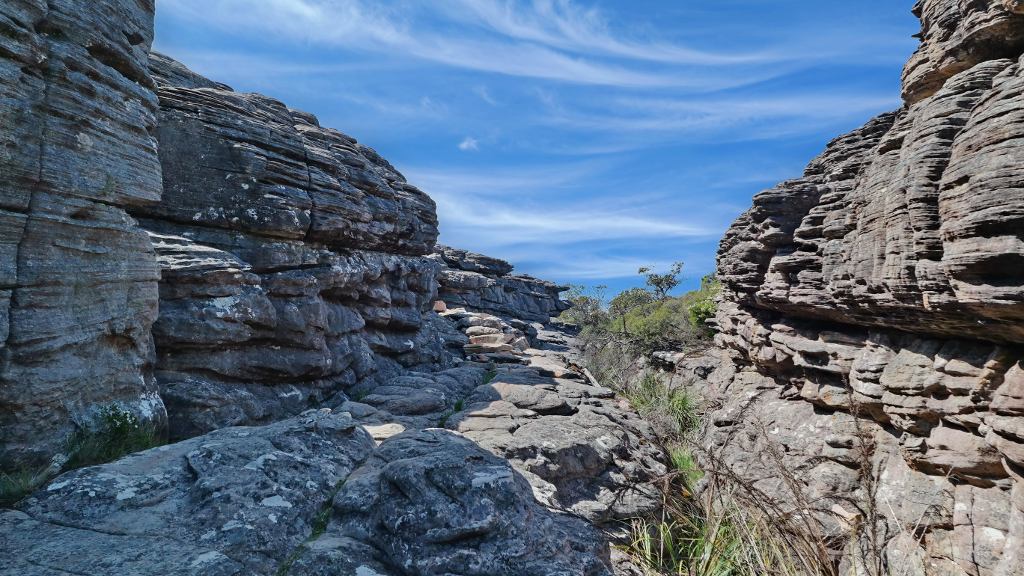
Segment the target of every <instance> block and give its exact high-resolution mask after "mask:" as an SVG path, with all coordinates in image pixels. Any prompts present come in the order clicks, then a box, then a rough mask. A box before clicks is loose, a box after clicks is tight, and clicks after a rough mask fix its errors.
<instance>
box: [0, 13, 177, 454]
mask: <svg viewBox="0 0 1024 576" xmlns="http://www.w3.org/2000/svg"><path fill="white" fill-rule="evenodd" d="M152 19H153V5H152V3H151V2H135V1H130V0H97V1H91V0H90V1H83V0H53V1H50V2H41V1H33V0H14V1H12V2H5V3H4V5H3V7H2V8H0V100H2V101H3V102H4V105H3V107H2V109H0V126H2V127H3V130H2V132H0V173H2V174H3V177H2V178H0V180H2V181H0V336H2V338H0V469H5V470H7V469H16V468H22V467H26V466H38V465H39V464H40V463H41V462H43V461H45V460H47V459H49V458H51V457H52V456H54V455H59V454H61V453H62V452H64V451H65V449H66V445H67V440H68V438H69V437H70V436H71V435H72V434H73V433H75V432H76V430H78V429H81V428H88V427H91V426H93V425H94V423H95V420H96V416H97V415H98V413H99V412H100V411H101V410H102V409H103V408H105V407H108V406H111V405H117V406H118V407H120V409H122V410H126V411H130V412H132V413H134V414H135V415H136V416H137V417H138V418H139V419H140V420H142V421H144V422H146V423H147V424H149V425H153V426H155V427H157V428H160V427H162V426H163V425H164V420H165V418H166V416H165V412H164V406H163V404H162V402H161V401H160V398H159V397H158V396H157V394H156V384H155V382H154V381H153V379H152V377H151V375H150V366H149V361H150V357H151V355H152V349H151V341H150V337H149V327H150V325H151V324H152V322H153V320H154V319H155V317H156V310H157V296H156V282H157V280H158V278H159V271H158V268H157V266H156V262H155V258H154V256H153V250H152V248H151V247H150V245H149V239H148V238H147V237H146V235H145V233H143V232H142V231H141V230H140V229H139V228H138V227H137V226H136V223H135V221H134V220H133V219H132V218H130V217H129V216H128V215H127V214H126V213H125V208H126V207H136V206H139V205H142V204H145V203H149V202H153V201H156V200H159V198H160V192H161V180H160V166H159V163H158V162H157V151H156V141H155V139H154V137H153V135H154V132H155V127H156V116H155V113H156V97H155V96H154V95H153V92H152V86H153V82H152V80H151V79H150V77H149V74H148V72H147V68H146V61H147V58H148V51H149V45H150V42H151V41H152Z"/></svg>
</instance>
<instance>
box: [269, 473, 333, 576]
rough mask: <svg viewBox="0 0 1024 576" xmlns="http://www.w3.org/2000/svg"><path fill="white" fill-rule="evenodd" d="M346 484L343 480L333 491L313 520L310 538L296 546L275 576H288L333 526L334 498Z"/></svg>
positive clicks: (278, 568)
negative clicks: (300, 559)
mask: <svg viewBox="0 0 1024 576" xmlns="http://www.w3.org/2000/svg"><path fill="white" fill-rule="evenodd" d="M345 482H346V480H341V481H340V482H338V483H337V484H336V485H335V486H334V488H332V489H331V491H330V493H329V494H328V496H327V500H326V501H325V502H324V503H323V504H322V505H321V506H320V510H318V511H317V513H316V516H315V517H314V518H313V523H312V525H311V527H310V532H309V536H308V537H307V538H306V539H305V540H303V541H302V543H301V544H299V545H298V546H296V547H295V550H292V553H291V554H289V555H288V557H287V558H285V560H284V562H281V565H280V566H278V567H277V572H275V573H274V574H275V576H287V575H288V573H289V572H290V571H291V569H292V566H293V565H294V564H295V562H296V561H297V560H298V559H299V558H300V557H301V556H302V554H303V553H305V551H306V550H308V549H309V545H310V544H312V543H313V542H316V541H317V540H319V539H320V537H321V536H323V535H324V532H327V527H328V526H329V525H330V524H331V515H332V514H333V513H334V498H335V497H336V496H337V495H338V492H341V489H342V488H344V487H345Z"/></svg>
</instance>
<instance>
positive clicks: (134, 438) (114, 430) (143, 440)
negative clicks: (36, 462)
mask: <svg viewBox="0 0 1024 576" xmlns="http://www.w3.org/2000/svg"><path fill="white" fill-rule="evenodd" d="M161 443H162V439H161V438H160V436H159V435H158V434H157V433H156V430H155V429H154V428H153V427H152V426H149V425H146V424H143V423H141V422H139V419H138V418H137V417H136V416H135V415H134V414H132V413H131V412H127V411H125V410H122V409H120V408H118V407H116V406H107V407H105V408H103V409H102V410H101V411H100V417H99V421H98V423H97V425H96V427H95V428H93V429H83V430H79V431H78V432H77V433H75V434H74V435H73V436H72V437H71V439H70V440H69V441H68V444H67V447H66V453H67V454H68V459H67V461H66V462H65V463H64V465H63V466H62V467H61V468H60V469H59V470H54V469H52V468H50V467H39V468H26V469H24V470H17V471H12V472H0V507H11V506H14V505H15V504H17V503H18V502H20V501H21V500H22V499H24V498H25V497H26V496H28V495H29V494H31V493H32V492H34V491H35V490H36V489H38V488H39V487H40V486H42V485H43V484H46V482H48V481H49V480H50V479H51V478H53V477H54V476H56V475H57V474H61V473H64V472H68V471H70V470H75V469H78V468H85V467H86V466H95V465H97V464H106V463H107V462H113V461H114V460H117V459H118V458H120V457H122V456H125V455H127V454H131V453H134V452H141V451H142V450H148V449H149V448H153V447H155V446H159V445H160V444H161Z"/></svg>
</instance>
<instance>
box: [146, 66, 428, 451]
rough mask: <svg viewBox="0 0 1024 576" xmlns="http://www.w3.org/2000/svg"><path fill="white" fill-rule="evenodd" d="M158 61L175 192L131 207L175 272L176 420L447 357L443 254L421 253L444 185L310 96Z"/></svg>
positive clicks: (283, 412)
mask: <svg viewBox="0 0 1024 576" xmlns="http://www.w3.org/2000/svg"><path fill="white" fill-rule="evenodd" d="M150 66H151V69H152V73H153V75H154V77H155V78H156V79H157V82H158V84H159V87H158V90H157V93H158V95H159V98H160V115H159V118H160V124H159V130H158V136H159V140H160V160H161V164H162V168H163V173H164V193H163V198H162V200H161V202H160V203H159V204H154V205H149V206H144V207H136V208H133V213H135V214H136V215H137V216H139V217H140V219H141V221H142V223H143V225H144V226H145V228H146V229H147V230H149V231H150V234H151V236H152V238H153V239H154V243H155V245H156V249H157V257H158V261H159V263H160V267H161V271H162V274H163V281H162V282H161V285H160V299H161V301H160V317H159V318H158V320H157V322H156V325H155V326H154V329H153V336H154V341H155V344H156V359H157V360H156V366H155V375H156V378H157V380H158V382H159V386H160V390H161V394H162V396H163V397H164V398H165V399H166V402H167V405H168V411H169V417H170V423H171V434H172V436H173V437H175V438H184V437H189V436H193V435H196V434H201V433H204V432H208V431H210V430H214V429H216V428H220V427H223V426H232V425H243V424H265V423H269V422H273V421H275V420H278V419H281V418H284V417H287V416H289V415H293V414H296V413H298V412H301V411H302V410H304V409H305V408H307V407H309V406H316V405H322V404H324V403H325V402H328V401H330V400H332V399H334V398H336V397H338V395H339V394H342V393H344V392H345V391H351V390H353V389H355V388H356V387H358V386H361V385H362V386H363V388H366V387H372V385H374V384H382V383H386V382H388V381H389V380H391V379H392V378H393V377H395V376H398V375H400V374H401V373H402V372H403V371H405V370H407V369H409V368H421V369H431V368H444V367H446V365H445V362H446V361H447V360H446V358H445V355H444V346H445V344H444V342H442V341H441V340H439V339H438V338H437V337H436V336H435V328H436V327H437V326H438V323H437V322H436V317H434V315H433V313H432V307H433V304H434V302H435V301H436V290H437V288H436V276H437V274H438V268H439V266H438V264H437V263H436V262H435V261H433V260H431V259H428V258H423V257H421V256H420V255H421V254H425V253H427V252H429V251H430V250H431V249H432V247H433V244H434V240H435V239H436V237H437V217H436V215H435V213H434V204H433V201H431V200H430V198H428V197H427V196H426V195H425V194H423V193H422V192H420V191H419V190H417V189H415V188H414V187H412V186H410V185H408V184H407V183H406V181H405V179H404V178H403V177H402V175H401V174H399V173H398V172H397V171H396V170H395V169H394V168H393V167H392V166H391V165H390V164H388V163H387V162H386V161H385V160H384V159H382V158H381V157H380V156H378V155H377V154H376V153H375V152H373V151H372V150H370V149H369V148H366V147H365V146H363V145H361V144H359V143H358V142H356V141H355V140H354V139H352V138H350V137H348V136H345V135H344V134H341V133H340V132H337V131H335V130H330V129H327V128H322V127H321V126H319V123H318V122H317V120H316V118H315V117H313V116H312V115H310V114H306V113H303V112H298V111H295V110H291V109H289V108H287V107H286V106H285V105H284V104H282V103H281V102H278V101H276V100H273V99H270V98H267V97H264V96H261V95H258V94H241V93H237V92H233V91H231V89H230V88H228V87H227V86H224V85H222V84H218V83H215V82H212V81H209V80H207V79H205V78H203V77H201V76H199V75H198V74H195V73H194V72H191V71H190V70H188V69H187V68H185V67H184V66H183V65H181V64H179V63H177V62H175V61H173V60H172V59H170V58H168V57H166V56H162V55H154V57H153V58H152V60H151V62H150ZM424 410H427V411H429V407H428V408H424Z"/></svg>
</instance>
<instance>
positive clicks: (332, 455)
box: [0, 410, 375, 576]
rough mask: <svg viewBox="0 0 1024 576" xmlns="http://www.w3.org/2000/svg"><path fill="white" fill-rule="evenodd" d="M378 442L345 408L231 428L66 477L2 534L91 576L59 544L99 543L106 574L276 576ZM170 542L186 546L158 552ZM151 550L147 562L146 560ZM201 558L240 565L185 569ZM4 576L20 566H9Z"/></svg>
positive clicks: (85, 564)
mask: <svg viewBox="0 0 1024 576" xmlns="http://www.w3.org/2000/svg"><path fill="white" fill-rule="evenodd" d="M374 446H375V445H374V442H373V440H372V438H371V437H370V435H369V434H367V432H366V431H365V430H363V429H362V428H361V427H359V426H357V425H356V424H355V422H354V421H353V420H352V418H351V417H350V416H349V415H347V414H334V413H331V412H330V411H329V410H324V411H310V412H307V413H305V414H303V415H301V416H298V417H296V418H292V419H289V420H285V421H282V422H279V423H276V424H273V425H270V426H265V427H262V428H225V429H223V430H218V431H216V432H212V433H210V434H207V435H206V436H201V437H198V438H194V439H192V440H187V441H184V442H180V443H178V444H173V445H170V446H163V447H160V448H154V449H151V450H147V451H145V452H140V453H138V454H134V455H132V456H128V457H126V458H123V459H121V460H118V461H117V462H114V463H111V464H107V465H104V466H95V467H92V468H84V469H81V470H77V471H74V472H70V473H68V474H65V475H63V476H60V477H58V478H57V479H55V480H54V481H53V482H51V483H50V484H49V485H48V486H46V487H45V488H43V489H41V490H39V491H38V492H36V493H35V494H34V495H33V496H32V497H30V498H29V499H28V500H26V501H25V502H24V503H23V504H22V512H24V513H25V514H27V515H28V516H29V517H31V520H30V519H28V518H25V517H21V516H12V517H11V518H8V519H7V521H6V522H5V524H3V526H4V527H3V528H0V539H7V540H9V541H13V539H14V538H19V539H20V538H21V536H16V533H17V532H18V531H19V530H21V529H23V528H26V529H30V530H31V531H32V534H33V535H34V538H33V541H35V542H36V543H37V544H36V546H35V547H34V548H29V552H30V553H29V554H28V555H27V556H25V558H28V559H31V558H32V557H33V556H32V555H33V554H38V555H41V556H40V557H42V558H50V559H51V560H52V561H53V562H54V564H53V566H59V567H60V568H61V569H63V570H65V571H72V572H78V573H94V572H90V570H91V569H92V568H93V567H94V566H96V565H97V564H96V562H97V558H96V556H95V554H92V555H89V554H86V555H71V554H69V555H65V556H61V557H60V558H57V557H55V556H53V554H56V553H57V551H59V550H60V546H61V543H62V542H65V541H71V542H78V541H80V540H81V539H84V541H93V542H96V543H97V544H102V545H103V546H102V548H100V549H101V550H103V551H104V554H106V556H107V560H106V561H105V562H106V564H105V565H106V566H109V567H111V570H110V571H109V572H103V573H111V574H114V573H131V574H164V573H167V574H171V573H173V574H192V573H196V574H207V573H210V574H221V573H224V574H235V573H239V574H243V573H244V574H271V573H274V571H275V570H276V569H277V567H278V565H279V564H281V563H282V562H283V561H285V560H286V559H287V558H288V556H289V555H290V554H291V553H292V551H293V550H294V549H295V548H296V547H297V546H298V545H299V544H301V543H302V542H303V541H304V540H305V539H306V538H307V537H308V536H309V534H310V533H311V532H312V530H313V524H314V522H315V521H316V517H317V514H318V513H319V512H320V510H321V508H322V507H323V506H324V505H325V504H326V503H327V502H328V501H329V499H330V496H331V494H332V493H333V491H334V489H335V487H336V486H338V485H339V484H340V483H341V482H342V480H344V479H345V478H346V477H347V476H348V475H349V473H350V472H351V471H352V470H353V469H354V468H355V467H356V466H358V465H359V464H360V463H362V461H363V460H365V459H366V457H367V456H368V455H369V454H370V452H371V451H372V450H373V449H374ZM19 527H22V528H19ZM140 543H144V544H141V545H140ZM76 546H77V544H76ZM164 548H180V551H179V552H177V553H174V554H167V555H161V554H158V553H155V552H154V551H159V550H162V549H164ZM14 549H16V550H20V549H22V548H14ZM143 551H145V552H146V555H147V556H149V557H148V558H147V559H145V560H144V562H145V563H144V564H139V563H140V562H143V560H141V559H140V558H139V556H140V554H141V553H142V552H143ZM192 553H194V556H195V557H194V558H193V557H192V556H188V555H189V554H192ZM18 556H19V558H22V557H23V555H21V554H19V555H18ZM200 556H202V557H203V558H207V559H209V561H210V563H211V566H215V567H217V570H226V569H227V568H226V567H231V566H240V567H241V568H242V571H239V572H230V571H227V572H217V571H211V572H202V571H199V572H187V571H181V570H182V566H183V564H182V562H184V560H186V559H188V561H189V564H184V565H185V566H189V565H191V562H193V561H196V560H197V559H198V558H199V557H200ZM26 561H27V560H26ZM135 566H138V567H137V568H134V567H135ZM115 567H117V568H118V569H117V570H114V569H113V568H115ZM211 570H212V568H211ZM0 574H4V575H5V576H6V575H11V576H14V575H15V574H18V575H20V574H23V572H20V571H18V570H17V569H15V568H6V567H5V568H4V569H3V570H0Z"/></svg>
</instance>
